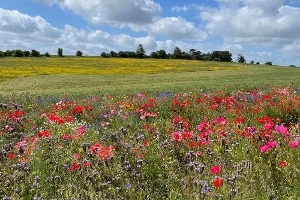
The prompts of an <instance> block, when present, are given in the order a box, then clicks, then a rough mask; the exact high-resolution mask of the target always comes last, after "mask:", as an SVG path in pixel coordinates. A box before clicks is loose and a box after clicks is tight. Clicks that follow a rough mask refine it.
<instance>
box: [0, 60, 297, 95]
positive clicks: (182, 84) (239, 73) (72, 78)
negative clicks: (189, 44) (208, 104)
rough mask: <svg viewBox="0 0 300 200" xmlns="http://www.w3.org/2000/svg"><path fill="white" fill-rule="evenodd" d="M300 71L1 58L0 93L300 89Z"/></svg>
mask: <svg viewBox="0 0 300 200" xmlns="http://www.w3.org/2000/svg"><path fill="white" fill-rule="evenodd" d="M299 77H300V69H299V68H295V67H279V66H265V65H246V64H238V63H220V62H201V61H189V60H169V59H168V60H160V59H157V60H153V59H115V58H100V57H82V58H81V57H80V58H78V57H64V58H57V57H53V58H1V59H0V80H1V82H0V94H1V95H5V96H6V95H12V94H23V93H30V94H34V95H52V94H66V93H67V94H91V93H94V94H95V93H97V94H107V93H121V94H122V93H130V92H139V91H151V92H160V91H198V90H200V89H218V88H220V87H221V88H224V87H225V86H230V87H235V88H244V87H256V86H265V85H267V84H271V85H278V86H284V85H300V79H299Z"/></svg>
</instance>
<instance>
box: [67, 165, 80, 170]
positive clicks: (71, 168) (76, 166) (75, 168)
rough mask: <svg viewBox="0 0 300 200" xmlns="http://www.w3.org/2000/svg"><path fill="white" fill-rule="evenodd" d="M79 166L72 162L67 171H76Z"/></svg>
mask: <svg viewBox="0 0 300 200" xmlns="http://www.w3.org/2000/svg"><path fill="white" fill-rule="evenodd" d="M79 168H80V165H79V164H77V163H73V164H72V165H71V167H70V168H69V172H73V171H76V170H78V169H79Z"/></svg>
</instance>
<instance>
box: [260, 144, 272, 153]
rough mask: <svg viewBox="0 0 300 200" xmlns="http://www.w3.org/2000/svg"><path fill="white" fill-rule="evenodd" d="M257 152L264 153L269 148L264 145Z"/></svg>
mask: <svg viewBox="0 0 300 200" xmlns="http://www.w3.org/2000/svg"><path fill="white" fill-rule="evenodd" d="M259 150H260V152H261V153H265V152H267V151H269V150H270V147H269V146H268V145H264V146H262V147H260V148H259Z"/></svg>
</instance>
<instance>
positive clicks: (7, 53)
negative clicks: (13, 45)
mask: <svg viewBox="0 0 300 200" xmlns="http://www.w3.org/2000/svg"><path fill="white" fill-rule="evenodd" d="M12 53H13V52H12V51H11V50H6V51H5V52H4V56H12Z"/></svg>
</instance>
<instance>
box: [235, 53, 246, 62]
mask: <svg viewBox="0 0 300 200" xmlns="http://www.w3.org/2000/svg"><path fill="white" fill-rule="evenodd" d="M236 61H237V62H239V63H245V62H246V59H245V57H244V56H243V55H242V54H239V55H238V57H237V59H236Z"/></svg>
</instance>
